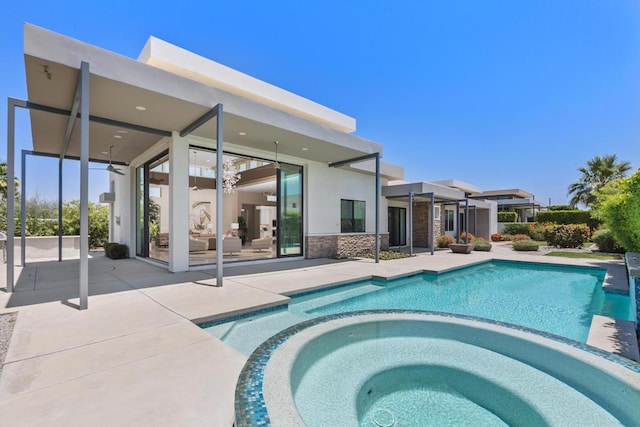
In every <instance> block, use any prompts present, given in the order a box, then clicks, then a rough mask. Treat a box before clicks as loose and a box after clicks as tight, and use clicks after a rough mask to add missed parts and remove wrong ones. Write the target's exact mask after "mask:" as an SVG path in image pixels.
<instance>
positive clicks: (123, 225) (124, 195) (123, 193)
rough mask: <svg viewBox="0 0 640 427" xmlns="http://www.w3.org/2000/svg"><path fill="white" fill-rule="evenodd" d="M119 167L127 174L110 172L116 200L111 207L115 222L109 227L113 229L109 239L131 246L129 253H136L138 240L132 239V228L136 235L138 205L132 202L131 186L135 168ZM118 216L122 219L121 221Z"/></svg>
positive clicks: (111, 216)
mask: <svg viewBox="0 0 640 427" xmlns="http://www.w3.org/2000/svg"><path fill="white" fill-rule="evenodd" d="M119 168H120V170H121V172H123V173H125V175H118V174H115V173H113V172H110V173H109V180H111V181H113V185H114V193H115V201H114V202H113V204H111V205H110V207H109V208H110V209H111V211H112V215H109V219H111V218H113V220H114V223H113V224H111V227H109V229H110V230H111V231H112V234H111V235H110V236H109V240H110V241H111V242H116V243H122V244H124V245H127V246H129V253H130V254H135V243H136V241H135V239H132V232H131V230H132V227H133V236H135V213H136V206H135V205H132V204H131V202H132V197H131V188H130V187H131V182H132V180H134V179H135V168H125V167H119ZM134 188H135V187H134ZM134 195H135V192H134ZM118 218H119V219H120V220H119V221H118ZM118 222H119V224H118Z"/></svg>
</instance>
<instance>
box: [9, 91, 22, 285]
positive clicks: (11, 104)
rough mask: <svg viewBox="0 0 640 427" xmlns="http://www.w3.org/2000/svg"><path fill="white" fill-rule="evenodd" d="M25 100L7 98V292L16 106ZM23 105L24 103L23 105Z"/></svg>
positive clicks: (11, 262)
mask: <svg viewBox="0 0 640 427" xmlns="http://www.w3.org/2000/svg"><path fill="white" fill-rule="evenodd" d="M20 103H22V104H25V102H24V101H18V100H17V99H13V98H7V242H6V246H5V251H6V252H7V292H13V284H14V275H13V273H14V271H13V269H14V267H15V258H14V254H15V251H14V249H15V246H14V245H15V234H16V229H15V206H16V198H15V197H16V184H15V180H14V177H15V174H16V165H15V162H16V159H15V157H16V149H15V142H16V141H15V140H16V133H15V129H16V106H18V105H20ZM21 106H23V105H21Z"/></svg>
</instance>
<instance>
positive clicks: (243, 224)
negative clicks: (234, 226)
mask: <svg viewBox="0 0 640 427" xmlns="http://www.w3.org/2000/svg"><path fill="white" fill-rule="evenodd" d="M238 234H239V235H240V236H239V237H240V239H242V244H243V245H244V243H245V240H246V239H247V220H246V219H244V217H243V216H239V217H238Z"/></svg>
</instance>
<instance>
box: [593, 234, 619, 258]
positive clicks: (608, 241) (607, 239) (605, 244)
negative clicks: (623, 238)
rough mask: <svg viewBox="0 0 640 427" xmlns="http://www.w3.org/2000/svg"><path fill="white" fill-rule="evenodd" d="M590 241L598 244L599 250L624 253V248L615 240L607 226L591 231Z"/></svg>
mask: <svg viewBox="0 0 640 427" xmlns="http://www.w3.org/2000/svg"><path fill="white" fill-rule="evenodd" d="M591 241H592V242H594V243H595V244H596V245H598V250H599V251H600V252H609V253H612V252H615V253H624V248H623V247H622V246H621V245H620V244H619V243H618V242H617V241H616V238H615V237H614V236H613V233H612V232H611V230H609V229H608V228H603V229H602V230H598V231H596V232H595V233H593V236H591Z"/></svg>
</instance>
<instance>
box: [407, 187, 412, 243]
mask: <svg viewBox="0 0 640 427" xmlns="http://www.w3.org/2000/svg"><path fill="white" fill-rule="evenodd" d="M408 234H409V255H413V191H411V192H409V233H408Z"/></svg>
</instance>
